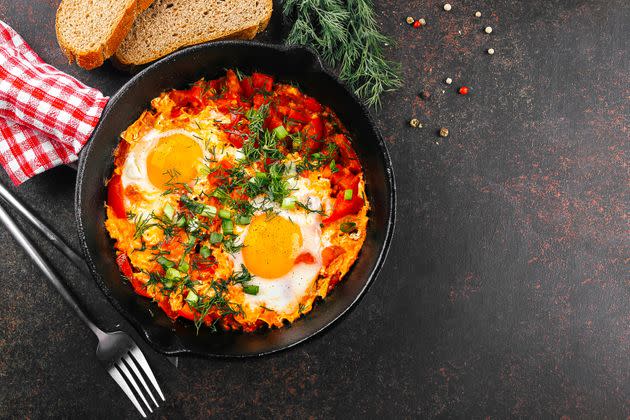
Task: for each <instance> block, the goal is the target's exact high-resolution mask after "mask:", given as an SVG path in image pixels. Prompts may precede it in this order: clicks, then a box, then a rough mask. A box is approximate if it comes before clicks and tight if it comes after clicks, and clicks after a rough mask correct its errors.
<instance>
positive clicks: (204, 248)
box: [199, 232, 223, 258]
mask: <svg viewBox="0 0 630 420" xmlns="http://www.w3.org/2000/svg"><path fill="white" fill-rule="evenodd" d="M214 234H217V235H221V234H220V233H217V232H212V234H211V235H210V242H212V235H214ZM222 239H223V237H221V238H220V239H219V242H221V240H222ZM210 254H211V252H210V248H208V247H207V246H205V245H204V246H202V247H201V249H200V250H199V255H201V256H202V257H204V258H208V257H209V256H210Z"/></svg>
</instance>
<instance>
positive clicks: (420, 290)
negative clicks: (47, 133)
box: [0, 0, 630, 418]
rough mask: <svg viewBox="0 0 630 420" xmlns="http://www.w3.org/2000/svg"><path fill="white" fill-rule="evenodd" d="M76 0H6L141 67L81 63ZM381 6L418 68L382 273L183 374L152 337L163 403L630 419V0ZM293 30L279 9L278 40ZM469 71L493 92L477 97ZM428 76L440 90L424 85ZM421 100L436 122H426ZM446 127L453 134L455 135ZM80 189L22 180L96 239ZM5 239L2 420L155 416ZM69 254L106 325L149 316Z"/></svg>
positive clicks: (233, 412) (58, 220)
mask: <svg viewBox="0 0 630 420" xmlns="http://www.w3.org/2000/svg"><path fill="white" fill-rule="evenodd" d="M57 3H58V1H57V0H47V1H38V2H28V1H8V0H1V1H0V18H2V19H3V20H5V21H6V22H8V23H9V24H11V25H12V26H13V27H14V28H15V29H16V30H18V31H19V32H20V33H21V34H22V35H23V36H24V38H25V39H26V40H27V41H28V42H29V43H30V44H31V45H32V46H33V47H34V49H35V50H36V51H37V52H39V53H40V54H41V56H42V57H43V58H44V60H46V61H48V62H50V63H52V64H54V65H56V66H58V67H60V68H62V69H63V70H66V71H68V72H70V73H71V74H73V75H76V76H77V77H78V78H80V79H81V80H83V81H85V82H86V83H88V84H91V85H93V86H95V87H98V88H101V89H102V90H104V91H105V92H106V93H112V92H114V90H115V89H116V88H117V87H118V86H120V85H121V84H122V83H123V82H124V81H125V80H126V79H127V77H128V76H127V75H125V74H124V73H120V72H118V71H116V70H114V69H113V68H112V67H111V66H110V65H106V66H104V67H103V68H101V69H98V70H95V71H93V72H91V73H88V72H86V71H82V70H80V69H77V68H75V67H69V66H68V65H67V64H66V62H65V60H64V58H63V56H62V55H61V53H60V51H59V49H58V47H57V45H56V41H55V37H54V10H55V7H56V6H57ZM377 3H378V6H377V8H378V11H379V17H378V19H379V22H380V23H381V24H382V26H383V28H384V31H385V32H387V33H388V34H390V35H391V36H392V37H394V38H395V40H396V41H397V42H398V44H399V48H390V49H389V50H388V53H389V55H390V57H392V58H394V59H396V60H400V61H402V63H403V69H404V70H403V71H404V76H405V80H406V86H405V88H403V89H402V90H401V91H399V92H398V93H393V94H388V95H387V96H386V97H385V98H384V107H383V109H382V110H380V111H378V112H374V114H375V116H376V118H377V120H378V122H379V124H380V126H381V128H382V131H383V134H384V136H385V138H386V139H387V141H388V142H389V145H390V151H391V153H392V158H393V161H394V167H395V169H396V175H397V180H398V188H399V191H400V196H399V197H400V200H399V214H398V217H399V219H398V220H399V225H398V228H397V232H396V235H395V237H394V244H393V247H392V249H391V252H390V256H389V258H388V261H387V263H386V265H385V267H384V269H383V271H382V273H381V275H380V276H379V278H378V279H377V280H376V282H375V284H374V286H373V287H372V288H371V290H370V292H369V293H368V295H367V296H366V298H365V299H364V300H363V301H362V302H361V303H360V305H359V307H358V308H357V309H356V310H355V311H354V312H352V314H350V316H348V317H346V318H345V319H344V320H343V322H341V323H340V324H339V325H337V326H336V327H335V328H333V329H332V330H330V331H328V332H326V333H325V334H323V335H322V336H320V337H318V338H316V339H314V340H311V341H309V342H307V343H305V344H303V345H300V346H299V347H297V348H296V349H293V350H290V351H287V352H283V353H280V354H277V355H272V356H269V357H264V358H259V359H250V360H198V359H183V360H181V365H180V369H178V370H176V369H175V368H174V367H172V366H171V365H170V364H168V363H167V362H166V361H165V360H164V359H163V358H162V357H161V356H159V355H157V354H155V353H153V352H151V351H150V350H149V349H148V347H147V346H146V345H143V346H142V347H143V349H144V350H145V354H147V355H148V357H149V359H150V361H151V362H152V365H153V366H154V371H155V372H156V374H157V377H158V379H159V380H160V382H161V383H162V384H163V389H165V392H166V395H167V398H168V401H167V403H166V404H165V406H164V408H162V409H160V410H159V415H160V416H164V417H175V416H183V417H187V418H193V417H207V416H216V417H220V416H248V415H249V416H251V415H255V416H261V417H280V416H291V417H309V416H312V417H316V418H325V417H330V416H332V415H336V416H341V415H346V416H350V417H362V416H366V415H371V416H396V417H400V416H402V417H415V416H422V417H435V416H447V417H475V418H477V417H485V416H489V417H499V418H501V417H508V416H533V417H551V418H554V417H556V418H557V417H562V416H568V417H570V418H602V417H609V418H626V417H627V416H628V415H629V414H630V281H629V279H628V273H627V269H626V266H627V260H628V237H627V230H628V224H627V223H628V221H627V211H628V193H627V179H628V167H627V159H626V156H625V152H626V151H627V148H628V147H627V145H628V140H629V131H628V127H629V125H630V115H629V114H630V109H629V106H628V104H629V101H630V90H629V88H628V86H630V57H629V54H630V52H629V48H630V47H629V45H628V38H629V36H630V28H629V27H628V25H629V24H630V5H629V4H628V3H627V1H625V0H617V1H569V0H562V1H561V0H558V1H549V0H532V1H521V2H515V1H511V0H504V1H487V0H486V1H481V0H478V1H453V2H452V4H453V10H452V11H451V12H450V13H446V12H444V11H442V10H441V3H440V2H436V1H427V2H419V1H417V2H416V1H414V2H408V1H402V0H397V1H394V0H389V1H383V2H377ZM477 9H478V10H480V11H481V12H482V13H483V15H484V16H483V17H482V18H481V19H476V18H474V17H473V16H472V15H473V13H474V11H475V10H477ZM407 15H415V16H416V17H420V16H424V17H425V18H426V19H427V22H428V26H427V27H425V28H422V29H413V28H411V27H409V26H407V25H406V24H405V23H404V18H405V17H406V16H407ZM485 24H490V25H491V26H493V28H494V32H493V33H492V34H491V35H485V34H483V33H482V28H483V26H484V25H485ZM458 31H461V35H460V34H459V33H458ZM282 33H283V28H282V27H281V22H280V21H279V19H278V18H277V17H276V18H274V21H273V22H272V25H271V27H270V29H269V30H268V33H266V34H265V35H264V36H262V38H261V39H263V40H271V39H281V36H282ZM488 47H493V48H494V49H495V50H496V54H495V55H494V56H492V57H490V56H488V55H486V54H484V51H485V49H486V48H488ZM448 76H450V77H452V78H453V79H454V83H453V85H452V86H451V87H450V88H448V89H446V85H444V84H442V83H441V80H442V79H444V78H445V77H448ZM461 84H467V85H469V86H470V87H471V89H472V93H471V94H470V95H468V96H466V97H462V96H459V95H457V94H456V93H455V89H456V88H457V87H458V86H459V85H461ZM425 89H426V90H429V91H431V93H432V96H431V98H430V100H429V101H423V100H421V99H420V98H419V97H417V95H416V94H417V93H418V92H419V91H421V90H425ZM443 89H446V92H444V93H443V92H442V90H443ZM411 116H417V117H418V118H420V120H421V121H422V122H423V123H424V124H425V128H424V129H421V130H417V129H412V128H410V127H408V126H407V125H406V120H408V119H409V118H410V117H411ZM440 126H446V127H448V128H449V129H450V133H451V135H450V136H449V137H448V138H447V139H444V140H441V141H440V144H439V145H438V144H435V140H436V139H437V137H435V132H436V131H437V130H438V129H439V127H440ZM0 178H1V179H2V181H3V182H7V177H6V176H5V175H4V173H2V174H1V175H0ZM73 188H74V174H73V172H72V170H70V169H67V168H59V169H55V170H52V171H50V172H48V173H46V174H44V175H41V176H39V177H37V178H35V179H33V180H31V181H28V182H27V183H26V184H24V185H23V186H21V187H20V188H18V189H17V194H18V195H19V196H20V197H22V198H24V200H25V201H26V202H28V203H29V204H30V205H31V206H32V207H33V208H35V210H37V212H38V213H39V214H40V215H41V216H42V218H44V219H45V220H46V221H48V222H50V223H51V224H53V225H55V226H56V227H57V228H58V230H59V232H60V233H61V234H62V235H63V236H64V237H65V238H67V240H68V241H69V242H71V243H73V244H74V245H75V246H76V245H77V243H76V242H77V241H76V235H75V230H74V218H73V214H72V206H73V203H72V199H73ZM0 240H1V242H2V244H3V246H2V247H1V249H0V260H1V261H2V270H3V276H2V287H0V353H1V354H2V357H0V417H24V416H27V417H45V416H51V417H59V416H77V417H78V416H82V415H89V416H94V417H106V416H108V415H109V414H112V413H116V414H117V415H121V416H125V417H134V416H135V413H134V411H133V408H132V406H131V404H130V403H129V402H128V401H126V399H125V398H124V397H123V396H122V394H121V392H120V391H119V390H118V389H117V387H116V385H115V384H114V383H113V381H111V379H110V378H109V377H108V376H107V374H106V373H105V372H104V371H103V370H102V369H101V367H100V366H99V365H98V363H97V362H96V360H95V357H94V347H95V345H96V341H95V339H94V338H93V337H92V336H91V334H90V333H89V331H88V330H87V329H86V328H84V327H83V325H82V324H81V323H80V321H79V320H78V319H76V318H75V317H74V316H73V315H72V314H71V313H69V312H68V311H67V310H66V308H65V306H64V305H63V303H62V301H61V299H60V298H59V297H58V296H57V295H56V294H55V293H54V292H53V291H52V289H51V288H50V287H48V285H47V284H45V282H44V280H43V279H42V277H41V276H40V275H39V274H38V272H37V271H36V270H35V268H34V267H33V265H32V264H31V263H30V262H29V261H27V260H26V258H25V257H24V254H23V253H22V251H21V250H20V249H18V248H17V246H16V245H15V244H14V242H13V241H12V239H11V238H10V237H9V236H8V234H7V233H6V231H5V230H3V229H0ZM48 253H49V255H51V257H52V258H53V259H54V260H55V262H56V263H57V265H58V267H60V268H61V269H66V270H67V272H68V277H69V282H70V283H71V284H72V286H73V287H74V289H75V290H76V291H77V293H78V294H79V295H80V296H81V299H82V301H83V302H85V304H86V305H87V306H88V307H90V308H91V311H92V313H94V314H95V316H96V317H97V319H98V320H99V321H100V324H101V325H102V326H103V327H107V328H110V327H113V326H115V325H118V324H121V326H122V327H123V328H125V329H129V326H128V325H127V324H126V323H125V322H123V321H122V319H121V317H120V316H119V315H118V314H117V313H116V312H115V311H114V310H113V309H112V308H111V307H110V306H109V305H108V304H107V302H106V300H105V299H104V298H103V297H102V295H101V294H100V292H99V291H98V289H97V287H96V286H95V285H94V284H93V283H92V281H91V280H89V279H81V278H79V277H78V276H77V275H76V273H75V271H74V270H73V269H72V268H71V267H70V266H69V265H68V264H66V263H64V262H63V260H61V259H60V258H59V256H58V254H56V253H55V252H54V251H49V252H48Z"/></svg>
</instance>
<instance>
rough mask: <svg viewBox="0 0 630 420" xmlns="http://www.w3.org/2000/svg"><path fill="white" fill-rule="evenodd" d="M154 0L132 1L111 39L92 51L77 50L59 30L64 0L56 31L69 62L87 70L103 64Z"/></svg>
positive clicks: (57, 18) (56, 21)
mask: <svg viewBox="0 0 630 420" xmlns="http://www.w3.org/2000/svg"><path fill="white" fill-rule="evenodd" d="M153 1H154V0H135V1H134V2H132V3H130V4H129V5H128V7H127V8H126V9H125V11H124V13H123V16H122V19H120V21H118V23H117V24H116V26H115V27H114V28H113V30H112V32H111V35H110V37H109V39H107V41H106V42H105V43H104V44H101V45H100V46H99V47H98V48H97V49H95V50H92V51H77V50H76V48H74V47H73V46H72V45H71V44H70V43H67V42H65V41H64V39H63V37H62V35H61V31H60V30H59V27H60V22H59V15H60V13H59V11H60V10H62V9H63V7H64V0H62V1H61V3H60V4H59V7H58V8H57V15H56V17H55V32H56V34H57V42H58V44H59V47H60V48H61V51H62V52H63V54H64V55H65V56H66V57H67V58H68V62H69V63H72V62H76V63H77V65H79V67H82V68H84V69H86V70H92V69H95V68H96V67H99V66H101V65H102V64H103V63H104V62H105V60H106V59H107V58H109V57H111V56H112V55H113V54H114V53H115V52H116V50H117V49H118V46H119V45H120V43H121V42H122V41H123V39H125V36H127V33H128V32H129V31H130V30H131V27H132V26H133V22H134V21H135V20H136V17H137V16H138V15H139V14H140V13H142V12H143V11H144V10H145V9H146V8H147V7H149V6H150V5H151V3H153Z"/></svg>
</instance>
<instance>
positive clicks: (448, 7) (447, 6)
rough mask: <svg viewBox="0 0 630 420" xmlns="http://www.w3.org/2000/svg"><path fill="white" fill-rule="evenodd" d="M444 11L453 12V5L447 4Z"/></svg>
mask: <svg viewBox="0 0 630 420" xmlns="http://www.w3.org/2000/svg"><path fill="white" fill-rule="evenodd" d="M444 10H446V11H447V12H448V11H450V10H451V5H450V4H449V3H446V4H445V5H444Z"/></svg>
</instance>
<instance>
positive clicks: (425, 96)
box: [420, 90, 431, 101]
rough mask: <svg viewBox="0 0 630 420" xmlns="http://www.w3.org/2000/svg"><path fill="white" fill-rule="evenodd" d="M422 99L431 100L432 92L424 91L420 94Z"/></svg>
mask: <svg viewBox="0 0 630 420" xmlns="http://www.w3.org/2000/svg"><path fill="white" fill-rule="evenodd" d="M420 97H421V98H422V99H424V100H425V101H428V100H429V99H431V92H429V91H428V90H423V91H422V92H420Z"/></svg>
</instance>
